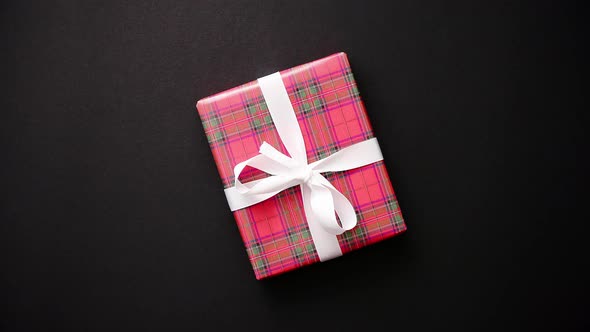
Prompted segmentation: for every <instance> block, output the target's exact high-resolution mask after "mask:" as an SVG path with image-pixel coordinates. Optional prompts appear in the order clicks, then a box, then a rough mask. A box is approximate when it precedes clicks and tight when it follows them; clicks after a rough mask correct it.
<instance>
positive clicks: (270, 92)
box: [225, 73, 383, 260]
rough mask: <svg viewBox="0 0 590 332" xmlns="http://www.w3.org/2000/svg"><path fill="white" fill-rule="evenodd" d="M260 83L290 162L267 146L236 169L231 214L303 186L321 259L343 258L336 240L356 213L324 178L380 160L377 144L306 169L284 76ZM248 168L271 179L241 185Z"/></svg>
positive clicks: (351, 148) (347, 150)
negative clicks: (288, 189)
mask: <svg viewBox="0 0 590 332" xmlns="http://www.w3.org/2000/svg"><path fill="white" fill-rule="evenodd" d="M258 83H259V85H260V88H261V90H262V94H263V96H264V99H265V101H266V104H267V106H268V110H269V112H270V115H271V117H272V120H273V122H274V125H275V127H276V129H277V132H278V134H279V137H280V138H281V140H282V142H283V145H284V146H285V148H286V149H287V152H288V153H289V155H290V157H289V156H286V155H285V154H283V153H282V152H280V151H278V150H277V149H275V148H274V147H273V146H271V145H270V144H268V143H266V142H263V143H262V145H261V146H260V150H259V152H260V154H258V155H256V156H254V157H252V158H250V159H248V160H246V161H243V162H241V163H239V164H237V165H236V166H235V167H234V175H235V185H234V187H231V188H228V189H226V190H225V193H226V196H227V199H228V202H229V205H230V208H231V209H232V211H235V210H239V209H242V208H244V207H248V206H251V205H253V204H256V203H259V202H261V201H264V200H266V199H268V198H270V197H272V196H274V195H276V194H278V193H279V192H281V191H283V190H285V189H287V188H290V187H293V186H297V185H299V186H301V193H302V198H303V204H304V210H305V214H306V218H307V222H308V225H309V228H310V232H311V235H312V239H313V240H314V244H315V246H316V251H317V252H318V255H319V257H320V259H321V260H326V259H330V258H333V257H337V256H340V255H342V252H341V251H340V247H339V245H338V240H337V238H336V235H338V234H342V233H343V232H345V231H347V230H350V229H352V228H354V227H355V226H356V224H357V218H356V213H355V211H354V207H353V206H352V204H351V203H350V201H349V200H348V199H347V198H346V197H345V196H344V195H343V194H342V193H341V192H339V191H338V190H337V189H336V188H335V187H334V186H333V185H332V184H331V183H330V182H329V181H328V180H327V179H326V178H325V177H324V176H323V175H322V174H321V173H323V172H337V171H346V170H351V169H354V168H357V167H361V166H365V165H368V164H372V163H375V162H377V161H379V160H382V159H383V156H382V154H381V150H380V148H379V144H378V143H377V139H376V138H371V139H368V140H366V141H363V142H360V143H356V144H353V145H351V146H348V147H346V148H343V149H341V150H339V151H338V152H336V153H334V154H332V155H330V156H328V157H326V158H324V159H321V160H318V161H315V162H312V163H311V164H308V161H307V153H306V150H305V143H304V141H303V135H302V133H301V129H300V128H299V123H298V122H297V118H296V116H295V111H294V110H293V106H292V105H291V101H290V100H289V96H288V94H287V90H286V89H285V86H284V84H283V81H282V79H281V76H280V74H279V73H275V74H272V75H269V76H266V77H263V78H260V79H258ZM246 166H250V167H253V168H256V169H259V170H261V171H263V172H265V173H268V174H269V175H270V176H269V177H266V178H264V179H261V180H256V181H252V182H248V183H242V182H241V181H240V180H239V178H240V174H241V173H242V171H243V170H244V168H246ZM336 215H338V219H339V220H340V223H339V222H338V219H337V218H336Z"/></svg>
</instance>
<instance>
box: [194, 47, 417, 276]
mask: <svg viewBox="0 0 590 332" xmlns="http://www.w3.org/2000/svg"><path fill="white" fill-rule="evenodd" d="M276 78H278V79H279V81H282V84H281V82H279V84H278V85H280V86H281V88H282V89H283V90H286V94H285V96H288V101H289V102H290V104H291V106H292V111H291V112H294V115H295V118H293V119H296V120H294V121H296V122H297V123H298V124H299V128H298V129H296V130H300V131H301V134H302V137H303V142H304V144H305V151H304V155H305V156H306V158H307V162H308V163H309V164H312V165H313V163H314V162H316V161H319V160H322V159H324V158H328V157H330V156H331V155H333V154H336V153H338V152H339V151H344V150H347V148H348V150H350V148H351V147H352V146H356V147H357V148H356V149H357V151H360V152H361V153H362V152H363V151H364V150H365V149H367V148H365V147H364V146H362V144H361V143H363V142H367V141H375V142H374V143H376V140H374V135H373V130H372V128H371V124H370V122H369V118H368V117H367V113H366V110H365V106H364V105H363V102H362V101H361V98H360V95H359V91H358V89H357V85H356V82H355V80H354V77H353V75H352V72H351V69H350V65H349V62H348V59H347V56H346V54H345V53H338V54H334V55H331V56H328V57H326V58H323V59H320V60H316V61H313V62H310V63H307V64H304V65H300V66H297V67H293V68H291V69H287V70H283V71H281V72H279V73H277V76H275V79H276ZM275 83H276V82H275ZM283 85H284V88H283V87H282V86H283ZM262 88H263V87H262V82H261V80H256V81H252V82H250V83H247V84H244V85H241V86H238V87H235V88H233V89H230V90H227V91H224V92H221V93H219V94H216V95H213V96H210V97H207V98H204V99H202V100H200V101H198V103H197V110H198V113H199V115H200V118H201V121H202V123H203V127H204V129H205V134H206V136H207V139H208V142H209V144H210V147H211V151H212V153H213V157H214V160H215V162H216V164H217V169H218V170H219V174H220V177H221V180H222V183H223V187H224V189H225V190H226V194H227V191H229V190H233V189H234V188H237V187H238V184H239V183H237V182H236V176H235V175H236V173H235V171H236V169H235V168H236V165H239V164H240V163H243V162H245V161H246V160H249V159H250V158H252V157H255V156H257V155H258V154H259V152H261V151H262V148H261V145H262V144H263V142H266V143H267V144H268V145H270V146H272V147H274V148H275V149H276V150H278V152H280V153H282V154H284V155H285V156H289V155H292V154H293V151H291V153H290V152H289V149H288V148H287V147H286V145H287V144H286V143H285V139H286V136H288V135H286V134H283V135H282V136H283V137H281V135H280V132H279V131H278V130H277V127H278V123H277V120H276V119H275V118H274V117H273V115H272V114H271V112H270V111H269V105H270V102H269V101H268V100H267V99H268V98H269V97H268V96H267V94H269V93H268V92H267V93H266V94H265V93H264V91H263V89H262ZM265 96H266V97H267V98H266V99H265ZM285 98H286V97H285ZM295 127H296V126H293V125H292V124H291V125H289V126H287V129H284V130H290V129H293V128H295ZM289 135H290V134H289ZM373 145H376V144H373ZM377 148H378V146H377ZM271 150H272V149H271ZM348 152H349V153H348V155H349V156H350V155H351V153H353V152H351V151H348ZM269 153H270V154H271V155H272V154H273V153H274V152H268V149H267V154H269ZM379 153H380V152H379ZM291 157H293V156H291ZM281 158H283V157H281ZM293 158H294V157H293ZM304 158H305V157H304ZM279 159H280V158H279ZM283 159H284V158H283ZM377 159H379V158H377ZM281 160H282V159H281ZM310 172H311V171H310ZM312 173H313V172H312ZM312 173H309V172H308V173H306V174H307V177H305V176H303V177H299V178H301V179H302V180H301V181H306V180H308V179H309V177H310V174H312ZM317 173H318V172H315V173H313V174H316V175H317ZM321 175H322V176H323V177H324V179H325V180H328V181H329V183H330V184H331V185H332V187H331V188H332V189H335V190H337V191H338V192H340V193H341V194H342V195H343V196H344V197H345V198H346V199H347V200H348V201H349V202H350V204H351V205H352V207H353V208H354V214H355V215H356V226H355V227H354V228H352V229H350V230H346V231H344V232H343V233H341V234H338V235H332V236H333V238H334V240H333V241H334V243H336V245H337V246H339V248H337V249H338V250H337V251H338V252H341V254H346V253H347V252H350V251H352V250H355V249H359V248H362V247H364V246H367V245H370V244H372V243H376V242H379V241H382V240H384V239H387V238H389V237H392V236H394V235H396V234H399V233H402V232H404V231H405V230H406V225H405V223H404V220H403V217H402V214H401V211H400V208H399V205H398V202H397V199H396V196H395V193H394V190H393V187H392V185H391V182H390V179H389V176H388V173H387V169H386V168H385V165H384V163H383V160H377V161H375V162H371V163H369V164H366V165H363V166H360V167H355V168H352V169H347V170H343V171H333V172H324V173H322V174H321ZM314 176H315V175H314ZM268 177H269V174H266V173H265V172H262V171H260V170H259V169H256V168H253V167H245V168H244V170H243V171H242V172H241V174H240V175H239V181H240V183H256V181H262V180H264V179H267V178H268ZM294 178H297V177H294ZM320 180H321V181H323V179H320ZM321 181H320V182H321ZM322 183H323V182H322ZM324 184H325V185H326V186H329V184H326V183H324ZM311 187H312V186H310V188H311ZM238 189H239V188H238ZM320 189H321V188H320ZM332 189H330V190H332ZM303 190H304V187H303V184H302V185H301V186H299V185H294V186H292V187H290V188H287V189H284V190H280V191H279V192H277V193H274V194H273V195H272V196H271V197H268V198H265V199H263V200H261V201H260V202H257V203H255V204H251V205H249V206H245V207H237V208H235V211H233V214H234V217H235V220H236V222H237V225H238V228H239V231H240V234H241V236H242V238H243V241H244V244H245V247H246V251H247V253H248V257H249V259H250V262H251V264H252V267H253V269H254V273H255V276H256V278H257V279H262V278H266V277H269V276H274V275H277V274H280V273H284V272H287V271H290V270H293V269H296V268H299V267H302V266H305V265H309V264H312V263H316V262H319V261H321V260H326V259H321V257H320V255H319V254H318V249H319V246H318V244H319V241H320V240H321V239H320V238H321V237H322V235H321V234H320V235H318V234H319V233H321V231H318V230H317V229H318V226H317V225H316V226H313V227H315V229H316V230H315V231H314V228H313V227H312V229H310V225H311V224H310V222H311V220H308V219H313V218H310V213H311V212H310V211H309V210H310V208H309V204H308V205H306V204H305V203H306V202H304V201H303V200H304V197H305V196H304V195H302V193H303V192H302V191H303ZM318 191H321V190H318ZM324 192H327V190H324ZM332 193H334V191H333V190H332ZM336 194H337V193H336ZM311 196H312V197H313V194H311ZM229 198H230V197H229V195H228V199H229ZM326 202H328V203H330V201H329V200H328V201H326ZM334 202H336V198H334ZM336 203H337V202H336ZM312 205H313V203H312ZM320 205H321V204H320ZM327 205H330V204H327ZM230 206H231V204H230ZM315 207H316V208H321V206H319V205H318V204H317V203H316V205H315ZM333 216H334V213H333V212H332V217H333ZM329 217H330V216H329V213H328V216H327V218H329ZM336 221H337V222H338V225H339V226H342V224H343V221H342V216H341V215H340V214H339V215H338V217H337V218H336ZM312 233H313V234H312ZM322 234H323V233H322ZM312 235H313V236H312ZM339 255H340V254H337V255H332V256H339ZM324 256H325V257H326V255H324ZM329 258H333V257H331V256H330V257H328V259H329Z"/></svg>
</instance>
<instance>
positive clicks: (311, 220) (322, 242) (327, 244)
mask: <svg viewBox="0 0 590 332" xmlns="http://www.w3.org/2000/svg"><path fill="white" fill-rule="evenodd" d="M300 187H301V195H302V198H303V208H304V209H303V210H304V212H305V218H306V219H307V225H308V227H309V232H310V233H311V238H312V240H313V244H314V246H315V249H316V252H317V254H318V257H319V258H320V261H322V262H325V261H327V260H330V259H332V258H336V257H340V256H342V250H341V249H340V244H339V243H338V238H337V237H336V235H334V234H330V233H328V232H326V230H325V229H324V228H323V226H322V225H321V224H320V222H319V218H318V216H316V215H315V212H314V209H313V207H312V204H311V191H312V189H311V188H310V187H309V186H307V185H305V184H302V185H301V186H300ZM332 211H333V210H332ZM332 213H333V212H332Z"/></svg>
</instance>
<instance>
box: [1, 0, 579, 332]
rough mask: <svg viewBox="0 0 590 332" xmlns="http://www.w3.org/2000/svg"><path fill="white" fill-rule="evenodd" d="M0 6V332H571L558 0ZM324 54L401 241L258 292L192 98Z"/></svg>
mask: <svg viewBox="0 0 590 332" xmlns="http://www.w3.org/2000/svg"><path fill="white" fill-rule="evenodd" d="M0 8H1V14H0V26H1V30H0V33H1V35H0V44H1V47H2V53H1V67H0V68H1V76H2V78H1V84H2V87H1V89H2V98H1V101H0V111H1V112H2V113H1V114H2V119H1V120H0V122H1V124H2V147H1V150H0V151H1V152H0V153H1V155H2V160H1V161H2V175H3V176H2V182H1V184H0V187H1V188H2V192H3V193H4V195H3V197H2V201H1V204H2V209H1V213H2V215H1V218H2V220H1V224H0V227H1V229H0V246H1V247H0V258H1V259H2V260H1V267H0V269H1V274H0V277H1V279H0V282H1V284H0V291H1V293H0V303H1V304H2V308H1V309H2V312H1V316H0V327H1V329H2V330H4V331H33V330H40V331H42V330H55V331H113V330H121V331H129V330H142V331H149V330H160V331H163V330H182V331H185V330H186V331H199V330H208V329H213V328H226V330H237V329H246V328H248V329H257V330H259V331H271V330H272V331H282V330H285V331H289V330H298V331H301V330H305V329H307V328H309V327H311V326H313V325H312V324H315V325H316V326H321V327H323V328H329V329H330V330H345V329H351V330H357V331H364V330H373V329H377V330H386V329H389V330H397V331H405V330H425V329H429V330H433V329H441V328H453V329H456V330H497V329H528V328H535V329H537V330H565V329H570V328H577V329H583V328H588V319H587V314H588V309H590V308H589V306H588V295H590V294H589V292H588V286H587V281H588V277H589V276H588V274H587V273H586V272H585V270H584V268H586V267H588V256H587V255H586V253H585V250H586V243H585V242H587V240H586V239H587V233H585V230H586V228H587V227H586V224H587V223H588V222H589V220H590V218H589V216H588V213H587V212H586V211H584V210H582V208H583V205H585V204H587V203H586V202H587V201H586V197H587V195H586V194H585V193H584V194H582V193H581V189H583V187H584V186H585V185H586V181H585V180H586V179H585V177H583V174H582V173H583V172H585V171H588V163H587V162H586V160H585V155H587V153H588V148H587V146H585V143H584V140H585V139H586V138H587V137H586V136H587V134H586V132H585V121H586V120H587V119H588V115H587V113H586V112H584V111H587V110H586V109H585V108H586V107H587V106H588V105H587V97H586V95H587V89H586V88H585V87H584V86H583V83H584V81H586V80H587V77H586V76H585V75H584V74H583V71H582V66H583V62H585V60H586V54H584V53H583V52H582V47H583V46H584V44H587V36H586V35H585V34H584V33H583V29H584V25H585V24H584V22H583V19H584V15H583V14H582V12H581V8H580V6H579V5H578V4H577V3H575V2H558V1H555V2H547V1H531V2H529V3H528V4H525V3H524V2H521V1H490V2H489V3H485V2H479V1H462V2H449V1H392V2H388V3H381V4H377V3H365V2H364V1H347V2H342V1H334V2H322V1H309V2H308V1H298V0H291V1H285V2H270V1H269V2H256V1H251V2H241V1H236V2H233V1H232V2H226V1H209V2H205V1H192V0H191V1H188V0H187V1H161V2H159V1H146V2H128V1H112V2H105V1H85V2H79V1H38V2H36V3H29V2H28V1H8V2H7V1H3V2H2V4H1V5H0ZM339 51H344V52H347V54H348V56H349V60H350V62H351V65H352V69H353V72H354V74H355V76H356V79H357V82H358V84H359V89H360V91H361V95H362V97H363V99H364V101H365V104H366V106H367V109H368V112H369V116H370V118H371V120H372V122H373V125H374V129H375V133H376V136H377V137H378V138H379V140H380V142H381V146H382V150H383V154H384V156H385V161H386V164H387V166H388V169H389V172H390V174H391V177H392V182H393V184H394V187H395V189H396V192H397V195H398V198H399V201H400V205H401V208H402V211H403V213H404V217H405V219H406V222H407V225H408V232H407V233H406V234H404V235H401V236H399V237H396V238H393V239H390V240H388V241H385V242H383V243H380V244H377V245H374V246H372V247H369V248H366V249H363V250H360V251H357V252H355V253H351V254H350V255H347V256H346V257H343V258H339V259H336V260H333V261H330V262H326V263H322V264H316V265H314V266H311V267H307V268H303V269H300V270H298V271H295V272H291V273H288V274H285V275H283V276H280V277H277V278H274V279H270V280H267V281H256V280H255V279H254V275H253V273H252V271H251V266H250V264H249V262H248V259H247V256H246V252H245V250H244V249H243V244H242V242H241V238H240V236H239V233H238V230H237V227H236V226H235V223H234V220H233V218H232V215H231V213H230V211H229V209H228V208H227V203H226V202H225V198H224V195H223V191H222V186H221V182H220V180H219V178H218V174H217V170H216V168H215V165H214V162H213V158H212V155H211V152H210V150H209V147H208V145H207V141H206V138H205V135H204V132H203V129H202V126H201V124H200V122H199V119H198V116H197V113H196V111H195V103H196V101H197V100H198V99H200V98H202V97H205V96H208V95H210V94H213V93H216V92H219V91H221V90H224V89H227V88H231V87H233V86H236V85H238V84H241V83H245V82H248V81H251V80H253V79H255V78H257V77H260V76H263V75H266V74H269V73H272V72H275V71H277V70H281V69H285V68H289V67H291V66H295V65H298V64H302V63H305V62H308V61H311V60H314V59H317V58H320V57H323V56H327V55H330V54H332V53H335V52H339Z"/></svg>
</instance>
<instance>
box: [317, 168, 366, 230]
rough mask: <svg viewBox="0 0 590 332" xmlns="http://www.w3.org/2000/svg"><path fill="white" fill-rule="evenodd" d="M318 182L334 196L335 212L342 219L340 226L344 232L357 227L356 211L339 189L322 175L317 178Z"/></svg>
mask: <svg viewBox="0 0 590 332" xmlns="http://www.w3.org/2000/svg"><path fill="white" fill-rule="evenodd" d="M317 180H318V181H319V182H320V183H321V184H322V185H324V186H325V187H326V188H327V189H328V190H329V191H330V193H331V194H332V199H333V200H334V211H336V214H337V215H338V218H339V219H340V224H341V227H342V230H343V231H348V230H351V229H353V228H354V227H356V224H357V218H356V212H355V211H354V207H353V206H352V204H351V203H350V201H349V200H348V198H346V196H344V195H343V194H342V193H341V192H340V191H338V189H336V188H335V187H334V186H333V185H332V184H331V183H330V181H328V179H326V178H325V177H323V176H322V175H318V176H317Z"/></svg>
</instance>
